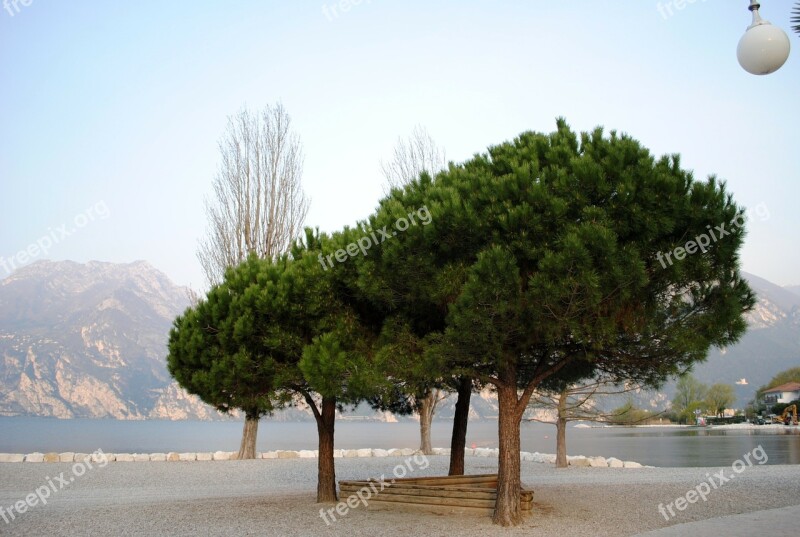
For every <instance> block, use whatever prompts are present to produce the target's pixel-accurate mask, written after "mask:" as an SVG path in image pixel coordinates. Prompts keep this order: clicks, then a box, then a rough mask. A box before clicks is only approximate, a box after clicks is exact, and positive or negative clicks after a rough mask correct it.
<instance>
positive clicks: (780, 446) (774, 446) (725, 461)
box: [0, 417, 800, 467]
mask: <svg viewBox="0 0 800 537" xmlns="http://www.w3.org/2000/svg"><path fill="white" fill-rule="evenodd" d="M451 427H452V424H451V422H449V421H435V422H434V424H433V428H432V440H433V445H434V446H435V447H449V446H450V432H451ZM241 430H242V424H241V422H198V421H116V420H89V419H74V420H57V419H50V418H9V417H0V452H2V453H30V452H33V451H41V452H48V451H59V452H60V451H77V452H92V451H94V450H96V449H102V450H103V451H106V452H108V453H114V452H126V453H137V452H138V453H154V452H162V453H163V452H169V451H179V452H180V451H189V452H197V451H217V450H220V451H235V450H237V449H238V447H239V440H240V435H241ZM555 432H556V430H555V427H554V426H552V425H547V424H542V423H530V422H525V423H523V424H522V449H523V451H538V452H540V453H555V449H556V441H555ZM473 444H474V445H475V447H497V423H496V422H491V421H482V422H470V424H469V429H468V433H467V447H472V445H473ZM759 445H761V446H762V447H763V448H764V451H765V452H766V453H767V455H768V456H769V460H768V462H767V464H800V430H798V427H786V428H779V429H774V428H766V427H765V428H756V429H696V428H686V427H647V428H622V427H619V428H618V427H596V428H575V427H573V426H572V425H570V426H569V428H568V429H567V452H568V453H569V454H570V455H601V456H604V457H617V458H619V459H623V460H631V461H637V462H640V463H642V464H647V465H652V466H664V467H666V466H669V467H678V466H729V465H730V464H732V463H733V461H735V460H736V459H739V458H740V457H741V456H742V455H744V454H745V453H747V452H748V451H751V450H752V449H753V448H755V447H757V446H759ZM418 446H419V425H418V424H417V423H415V422H403V423H375V422H357V421H338V422H337V423H336V447H337V448H342V449H353V448H383V449H389V448H403V447H412V448H414V447H418ZM316 448H317V431H316V426H315V424H314V423H313V422H293V423H286V422H273V421H268V420H262V421H261V423H260V425H259V431H258V449H259V451H267V450H274V449H293V450H297V449H316Z"/></svg>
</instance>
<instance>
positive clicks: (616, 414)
mask: <svg viewBox="0 0 800 537" xmlns="http://www.w3.org/2000/svg"><path fill="white" fill-rule="evenodd" d="M656 416H657V414H656V413H655V412H651V411H649V410H645V409H643V408H637V407H635V406H634V405H633V402H632V401H630V400H629V401H628V402H627V403H626V404H624V405H622V406H621V407H619V408H615V409H614V410H613V411H611V416H610V417H609V419H608V422H609V423H611V424H613V425H641V424H643V423H646V422H648V421H649V420H651V419H653V418H654V417H656Z"/></svg>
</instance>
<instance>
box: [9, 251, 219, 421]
mask: <svg viewBox="0 0 800 537" xmlns="http://www.w3.org/2000/svg"><path fill="white" fill-rule="evenodd" d="M187 305H188V294H187V292H186V289H183V288H180V287H178V286H176V285H175V284H173V283H172V282H171V281H170V280H169V278H167V277H166V276H165V275H164V274H163V273H161V272H159V271H157V270H156V269H154V268H153V267H152V266H150V265H149V264H148V263H146V262H144V261H139V262H135V263H130V264H124V265H120V264H112V263H100V262H90V263H87V264H79V263H73V262H69V261H64V262H51V261H40V262H37V263H33V264H31V265H28V266H26V267H24V268H22V269H20V270H18V271H17V272H15V273H13V274H12V275H10V276H8V277H7V278H5V279H3V280H2V281H0V415H6V416H9V415H36V416H53V417H58V418H73V417H88V418H118V419H144V418H150V417H165V418H172V417H182V418H189V417H192V418H200V419H203V418H209V417H212V414H216V412H214V411H213V409H209V408H208V407H206V406H205V405H202V404H201V403H200V402H199V401H198V400H197V399H196V398H193V397H189V396H188V395H187V394H185V393H184V392H182V390H180V389H179V388H178V387H177V386H175V385H174V384H173V383H172V379H171V378H170V376H169V374H168V373H167V371H166V368H165V359H164V357H165V355H166V341H167V334H168V332H169V328H170V326H171V324H172V320H173V319H174V317H175V316H176V315H177V314H178V313H180V312H181V311H182V310H183V309H184V308H185V307H186V306H187Z"/></svg>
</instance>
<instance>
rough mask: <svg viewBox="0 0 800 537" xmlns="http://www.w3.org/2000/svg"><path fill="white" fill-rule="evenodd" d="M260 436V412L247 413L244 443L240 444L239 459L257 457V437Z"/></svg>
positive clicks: (243, 435) (243, 434) (243, 433)
mask: <svg viewBox="0 0 800 537" xmlns="http://www.w3.org/2000/svg"><path fill="white" fill-rule="evenodd" d="M257 436H258V414H251V413H249V412H248V413H247V414H246V415H245V418H244V429H243V430H242V443H241V445H240V446H239V453H238V454H237V455H236V458H237V459H238V460H244V459H255V458H256V438H257Z"/></svg>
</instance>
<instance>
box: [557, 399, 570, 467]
mask: <svg viewBox="0 0 800 537" xmlns="http://www.w3.org/2000/svg"><path fill="white" fill-rule="evenodd" d="M567 466H568V463H567V391H566V390H564V391H563V392H561V395H559V397H558V416H557V417H556V468H566V467H567Z"/></svg>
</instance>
